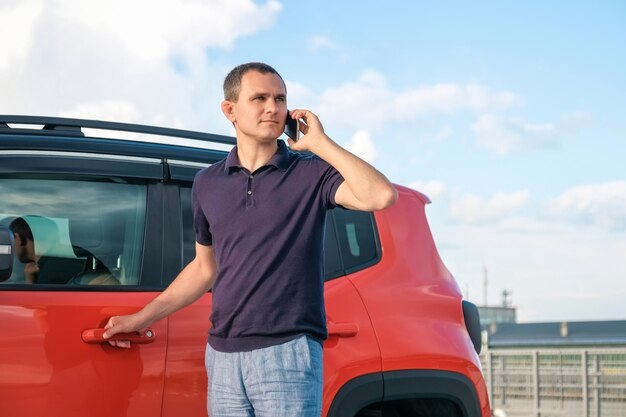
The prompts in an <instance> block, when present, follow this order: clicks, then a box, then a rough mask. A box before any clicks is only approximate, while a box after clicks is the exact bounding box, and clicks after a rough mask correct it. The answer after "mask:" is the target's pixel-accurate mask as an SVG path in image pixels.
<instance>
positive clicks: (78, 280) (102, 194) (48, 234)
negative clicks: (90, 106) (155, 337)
mask: <svg viewBox="0 0 626 417" xmlns="http://www.w3.org/2000/svg"><path fill="white" fill-rule="evenodd" d="M146 192H147V190H146V186H145V185H140V184H128V183H124V182H123V181H121V180H116V181H113V180H110V179H104V178H103V179H100V180H98V181H96V180H85V179H36V178H24V179H16V178H0V224H2V225H4V226H8V227H9V228H11V230H12V231H13V233H14V235H15V262H14V268H13V274H12V276H11V278H9V280H7V281H5V282H4V283H3V285H6V284H35V286H37V287H38V286H42V285H78V286H83V285H96V284H101V285H137V284H138V282H139V273H140V267H141V256H142V247H143V235H144V224H145V214H146ZM0 288H1V287H0Z"/></svg>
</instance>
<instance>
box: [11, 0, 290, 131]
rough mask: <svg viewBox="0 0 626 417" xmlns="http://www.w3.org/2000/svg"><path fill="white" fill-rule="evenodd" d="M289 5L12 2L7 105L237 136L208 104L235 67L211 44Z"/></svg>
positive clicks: (269, 19) (222, 43) (267, 20)
mask: <svg viewBox="0 0 626 417" xmlns="http://www.w3.org/2000/svg"><path fill="white" fill-rule="evenodd" d="M281 7H282V6H281V5H280V3H278V2H277V1H276V0H268V1H266V2H264V3H261V4H257V3H255V2H253V1H251V0H233V1H223V0H211V1H198V0H186V1H174V0H154V1H151V0H136V1H132V2H127V1H123V0H112V1H109V2H84V1H80V0H30V1H27V2H24V3H22V2H11V3H10V4H9V5H7V4H6V3H3V6H0V23H2V24H0V31H2V34H4V31H5V30H9V31H10V36H0V49H2V50H3V51H11V52H10V53H8V54H6V53H5V54H3V58H2V60H1V61H2V64H0V91H2V94H1V95H0V113H4V114H40V115H52V116H57V115H68V114H80V115H82V116H83V117H86V118H95V119H105V118H109V117H118V116H119V117H122V118H126V119H128V120H133V119H135V121H136V122H140V123H147V124H150V123H155V122H158V123H159V124H162V125H167V126H173V125H182V127H185V128H190V129H203V130H211V131H212V132H215V133H227V134H230V133H232V130H231V127H230V126H229V124H228V123H227V122H226V121H225V120H223V117H221V114H219V112H215V111H209V109H210V108H211V107H212V106H217V105H218V103H219V102H220V101H221V95H222V93H221V85H220V84H219V83H215V80H216V79H217V80H219V79H223V77H224V75H225V74H226V72H227V71H228V69H229V68H224V67H221V66H217V65H214V64H212V63H210V62H209V60H208V59H207V50H209V51H210V48H229V47H230V46H232V45H233V43H234V42H236V41H237V40H238V39H240V38H241V37H244V36H248V35H252V34H254V33H256V32H259V31H262V30H265V29H267V28H268V27H270V26H272V25H273V24H274V22H275V20H276V16H277V14H278V13H279V12H280V10H281ZM5 23H8V26H5V25H4V24H5ZM14 26H15V28H18V29H19V30H15V31H14V30H13V27H14ZM5 58H6V60H5ZM116 103H117V104H116ZM117 105H119V108H114V107H116V106H117ZM138 118H140V119H141V120H137V119H138Z"/></svg>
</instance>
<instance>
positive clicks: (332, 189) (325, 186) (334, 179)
mask: <svg viewBox="0 0 626 417" xmlns="http://www.w3.org/2000/svg"><path fill="white" fill-rule="evenodd" d="M318 163H319V167H320V174H321V186H322V187H321V193H322V198H323V201H324V206H325V208H326V209H327V210H330V209H333V208H335V207H338V206H339V205H338V204H337V202H336V201H335V194H336V193H337V189H338V188H339V186H340V185H341V184H342V183H343V182H344V179H343V177H342V176H341V174H340V173H339V171H337V170H336V169H335V168H334V167H333V166H332V165H330V164H329V163H328V162H326V161H324V160H323V159H321V158H318Z"/></svg>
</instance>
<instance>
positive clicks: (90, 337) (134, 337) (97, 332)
mask: <svg viewBox="0 0 626 417" xmlns="http://www.w3.org/2000/svg"><path fill="white" fill-rule="evenodd" d="M105 330H106V329H86V330H83V334H82V339H83V342H85V343H106V342H108V341H109V340H129V341H130V343H131V344H146V343H152V342H154V339H155V338H156V334H155V333H154V330H151V329H146V330H143V331H141V332H134V333H118V334H116V335H113V336H112V337H110V338H108V339H105V338H104V337H102V334H103V333H104V331H105Z"/></svg>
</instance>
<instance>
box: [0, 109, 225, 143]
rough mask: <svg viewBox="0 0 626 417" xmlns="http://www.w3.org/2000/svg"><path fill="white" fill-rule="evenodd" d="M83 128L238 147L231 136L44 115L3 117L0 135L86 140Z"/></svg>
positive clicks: (1, 117)
mask: <svg viewBox="0 0 626 417" xmlns="http://www.w3.org/2000/svg"><path fill="white" fill-rule="evenodd" d="M8 123H14V124H23V125H43V128H42V129H32V128H20V127H11V126H9V125H8ZM83 128H90V129H100V130H114V131H120V132H133V133H144V134H149V135H159V136H173V137H178V138H184V139H195V140H201V141H205V142H213V143H225V144H227V145H235V144H236V143H237V142H236V139H235V138H234V137H232V136H224V135H215V134H212V133H204V132H195V131H191V130H182V129H171V128H167V127H156V126H148V125H138V124H131V123H118V122H106V121H102V120H85V119H68V118H64V117H42V116H12V115H0V135H2V134H13V135H15V134H18V135H19V134H23V135H32V134H35V135H47V136H76V137H84V136H85V134H84V133H83V131H82V129H83Z"/></svg>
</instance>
